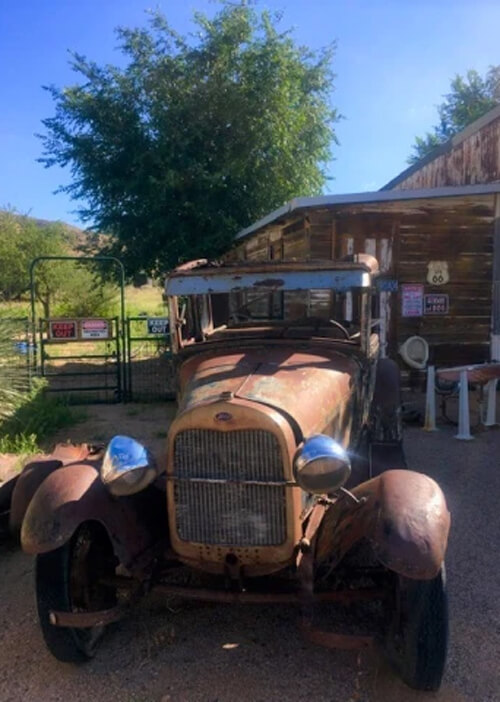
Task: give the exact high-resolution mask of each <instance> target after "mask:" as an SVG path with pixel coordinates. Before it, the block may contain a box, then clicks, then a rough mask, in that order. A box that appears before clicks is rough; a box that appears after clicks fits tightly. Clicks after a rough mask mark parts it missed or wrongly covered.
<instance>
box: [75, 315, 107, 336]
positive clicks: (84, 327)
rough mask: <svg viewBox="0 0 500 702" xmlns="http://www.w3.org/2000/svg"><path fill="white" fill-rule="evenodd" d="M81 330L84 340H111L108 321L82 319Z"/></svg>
mask: <svg viewBox="0 0 500 702" xmlns="http://www.w3.org/2000/svg"><path fill="white" fill-rule="evenodd" d="M80 329H81V338H82V339H109V322H108V320H107V319H82V321H81V323H80Z"/></svg>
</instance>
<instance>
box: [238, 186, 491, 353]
mask: <svg viewBox="0 0 500 702" xmlns="http://www.w3.org/2000/svg"><path fill="white" fill-rule="evenodd" d="M493 232H494V196H493V195H484V196H476V197H470V198H467V197H462V198H439V199H438V198H431V199H428V200H420V201H408V202H390V203H377V204H371V205H357V206H352V205H341V206H336V207H332V208H330V209H326V208H325V209H318V210H314V209H313V210H308V211H307V212H306V213H305V214H304V215H303V216H297V214H295V215H294V218H293V219H292V220H291V221H286V220H285V221H283V222H281V223H274V224H273V225H272V226H268V227H267V228H265V229H263V230H261V231H259V232H257V233H256V234H254V235H253V236H252V237H250V238H249V239H248V240H246V241H244V242H242V243H241V244H240V245H239V246H238V247H237V249H236V254H235V253H233V256H235V257H237V258H240V259H254V260H258V259H260V260H269V259H277V258H281V257H282V258H285V259H293V258H295V259H298V260H301V259H302V260H303V259H332V258H333V259H339V258H342V257H343V256H345V255H347V254H352V253H362V252H365V253H370V254H372V255H374V256H376V258H377V259H378V261H379V265H380V269H381V271H382V272H383V273H384V275H385V276H387V277H389V278H394V279H396V280H397V281H398V284H399V292H398V293H383V295H382V300H381V302H382V310H381V318H382V324H381V336H382V347H383V349H384V350H385V352H386V353H387V355H389V356H392V357H394V358H396V357H398V349H399V346H400V345H401V344H402V343H403V341H404V340H405V339H407V338H408V337H409V336H412V335H415V334H416V335H420V336H423V337H424V338H425V339H426V340H427V341H428V342H429V344H430V347H431V354H432V360H433V361H434V362H435V363H436V364H437V365H439V366H445V365H454V364H459V363H473V362H479V361H483V360H487V359H488V358H489V354H490V334H491V315H492V279H493ZM430 261H446V262H447V264H448V270H449V275H450V280H449V282H448V283H446V284H445V285H440V286H433V285H430V284H429V283H428V281H427V272H428V264H429V262H430ZM405 284H421V285H423V286H424V293H425V294H429V293H441V294H446V295H448V296H449V313H448V314H446V315H436V316H433V315H423V316H421V317H403V316H402V299H401V298H402V295H401V286H402V285H405ZM311 304H312V305H313V307H314V309H316V311H317V314H318V315H321V316H328V315H329V314H330V313H333V310H332V309H331V305H329V304H328V300H327V299H325V296H324V295H320V296H317V295H314V294H313V295H312V296H311V299H310V301H309V308H308V303H307V301H306V300H304V298H303V296H300V295H296V294H293V293H287V294H286V296H285V311H286V314H287V316H288V315H290V316H302V315H304V314H305V313H306V311H307V310H308V309H309V312H311Z"/></svg>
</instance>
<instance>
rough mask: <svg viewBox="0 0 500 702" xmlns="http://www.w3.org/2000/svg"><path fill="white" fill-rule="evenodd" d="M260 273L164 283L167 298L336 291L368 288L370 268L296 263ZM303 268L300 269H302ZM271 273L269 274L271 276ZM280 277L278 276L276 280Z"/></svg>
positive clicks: (194, 276) (203, 273) (199, 272)
mask: <svg viewBox="0 0 500 702" xmlns="http://www.w3.org/2000/svg"><path fill="white" fill-rule="evenodd" d="M259 268H260V270H255V268H254V269H251V270H248V269H247V270H245V268H244V267H243V266H234V267H232V268H231V269H229V268H206V269H195V270H194V271H187V272H183V273H181V274H176V273H174V274H172V275H171V276H169V277H168V278H167V280H166V283H165V293H166V295H168V296H179V295H206V294H221V293H229V292H239V291H241V290H252V289H253V290H262V289H267V290H280V291H281V290H290V291H291V290H311V289H317V290H320V289H327V290H336V291H339V292H342V291H346V290H351V289H353V288H368V287H370V285H371V278H370V273H369V269H368V267H367V266H365V265H364V264H362V263H358V264H335V263H333V262H330V265H329V266H328V267H326V266H323V267H321V268H315V269H309V270H307V269H306V270H303V266H302V265H300V264H295V267H294V268H292V269H287V268H286V267H284V266H283V265H271V266H269V265H268V267H267V268H265V264H261V266H260V267H259ZM301 269H302V270H301ZM270 274H272V275H270ZM278 276H279V277H278Z"/></svg>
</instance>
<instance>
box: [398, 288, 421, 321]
mask: <svg viewBox="0 0 500 702" xmlns="http://www.w3.org/2000/svg"><path fill="white" fill-rule="evenodd" d="M423 308H424V286H423V285H417V284H415V285H413V284H412V285H402V286H401V314H402V316H403V317H421V316H422V315H423Z"/></svg>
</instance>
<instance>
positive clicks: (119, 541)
mask: <svg viewBox="0 0 500 702" xmlns="http://www.w3.org/2000/svg"><path fill="white" fill-rule="evenodd" d="M98 469H99V461H94V462H91V461H89V462H87V463H75V464H71V465H68V466H64V467H61V468H59V469H57V470H55V471H53V472H52V473H50V475H48V476H47V478H46V479H45V480H44V481H43V483H42V484H41V485H40V487H39V488H38V489H37V491H36V493H35V495H34V497H33V499H32V500H31V502H30V504H29V507H28V509H27V511H26V515H25V518H24V521H23V524H22V529H21V544H22V547H23V550H24V551H26V552H27V553H31V554H38V553H46V552H48V551H52V550H54V549H56V548H58V547H59V546H61V545H62V544H64V543H66V542H67V541H68V540H69V539H70V538H71V536H72V534H73V533H74V531H75V529H76V528H77V527H78V526H79V524H81V523H83V522H85V521H89V520H95V521H98V522H100V523H101V524H103V526H104V527H105V528H106V530H107V532H108V534H109V537H110V539H111V542H112V544H113V547H114V550H115V553H116V555H117V557H118V558H119V560H120V562H121V563H123V564H124V565H125V566H127V567H129V568H131V569H132V570H134V569H135V568H140V567H141V565H142V561H141V556H142V555H143V554H144V562H145V564H146V565H148V564H149V563H150V562H151V561H152V555H151V554H150V553H148V549H151V548H153V545H154V543H155V540H156V539H157V538H158V537H157V535H156V534H154V533H153V532H152V531H151V530H150V529H148V526H147V518H146V517H147V514H139V513H138V509H137V506H136V505H137V504H138V502H137V501H136V499H135V496H132V497H129V498H121V499H119V500H117V499H113V498H112V497H111V496H110V495H109V493H108V492H107V490H106V488H105V487H104V485H103V484H102V482H101V480H100V478H99V473H98ZM164 526H166V522H165V525H163V524H158V530H161V531H162V535H163V536H164V535H165V534H164V532H165V529H164V528H163V529H162V527H164Z"/></svg>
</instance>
